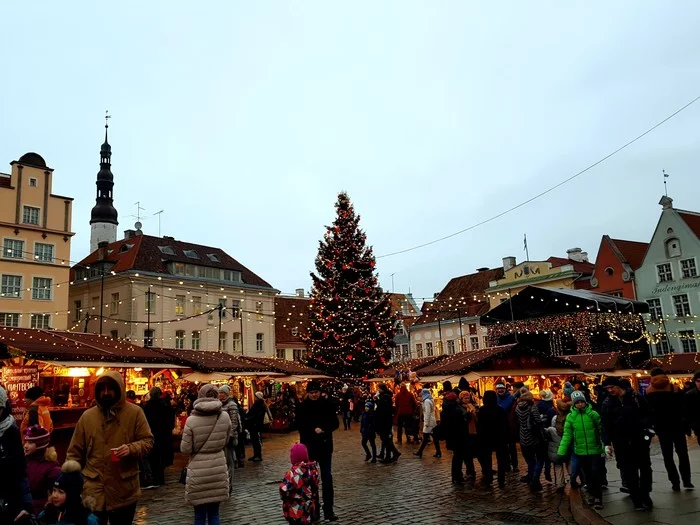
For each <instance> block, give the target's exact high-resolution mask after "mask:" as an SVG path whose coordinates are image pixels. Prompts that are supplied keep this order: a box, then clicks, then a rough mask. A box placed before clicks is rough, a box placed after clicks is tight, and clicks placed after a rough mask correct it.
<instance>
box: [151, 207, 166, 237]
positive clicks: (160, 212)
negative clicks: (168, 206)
mask: <svg viewBox="0 0 700 525" xmlns="http://www.w3.org/2000/svg"><path fill="white" fill-rule="evenodd" d="M164 211H165V210H160V211H157V212H155V213H154V214H153V215H158V237H160V215H161V214H162V213H163V212H164Z"/></svg>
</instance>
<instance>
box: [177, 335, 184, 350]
mask: <svg viewBox="0 0 700 525" xmlns="http://www.w3.org/2000/svg"><path fill="white" fill-rule="evenodd" d="M175 348H177V349H178V350H182V349H183V348H185V331H184V330H178V331H176V332H175Z"/></svg>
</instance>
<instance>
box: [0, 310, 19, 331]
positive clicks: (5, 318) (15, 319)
mask: <svg viewBox="0 0 700 525" xmlns="http://www.w3.org/2000/svg"><path fill="white" fill-rule="evenodd" d="M0 326H12V327H15V328H16V327H18V326H19V314H8V313H0Z"/></svg>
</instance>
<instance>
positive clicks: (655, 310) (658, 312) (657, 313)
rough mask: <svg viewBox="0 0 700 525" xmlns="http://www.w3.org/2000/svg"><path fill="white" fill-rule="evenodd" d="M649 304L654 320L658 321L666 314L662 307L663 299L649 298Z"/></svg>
mask: <svg viewBox="0 0 700 525" xmlns="http://www.w3.org/2000/svg"><path fill="white" fill-rule="evenodd" d="M647 304H648V305H649V316H650V318H651V320H652V321H658V320H659V319H661V318H662V317H663V316H664V312H663V310H662V309H661V299H647Z"/></svg>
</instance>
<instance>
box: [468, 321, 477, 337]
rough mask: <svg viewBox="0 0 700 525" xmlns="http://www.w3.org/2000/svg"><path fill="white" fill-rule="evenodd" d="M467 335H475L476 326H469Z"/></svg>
mask: <svg viewBox="0 0 700 525" xmlns="http://www.w3.org/2000/svg"><path fill="white" fill-rule="evenodd" d="M469 335H476V325H475V324H473V323H472V324H470V325H469Z"/></svg>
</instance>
